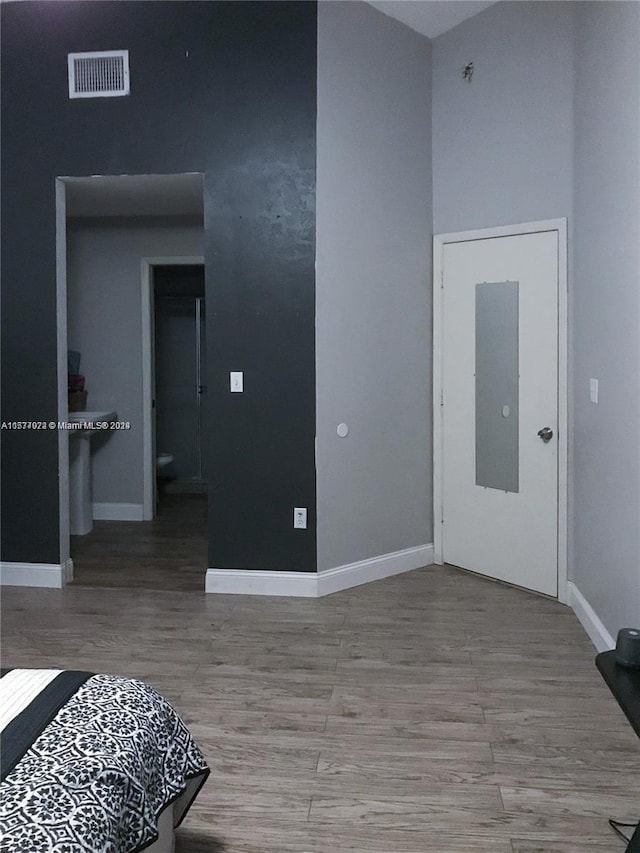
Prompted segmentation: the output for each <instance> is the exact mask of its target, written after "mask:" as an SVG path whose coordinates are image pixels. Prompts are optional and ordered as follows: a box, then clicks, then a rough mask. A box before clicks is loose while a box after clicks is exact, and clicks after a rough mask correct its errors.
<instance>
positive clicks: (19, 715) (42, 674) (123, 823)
mask: <svg viewBox="0 0 640 853" xmlns="http://www.w3.org/2000/svg"><path fill="white" fill-rule="evenodd" d="M1 675H2V677H1V678H0V727H1V729H2V736H1V744H0V749H1V752H0V755H1V762H2V783H1V785H0V839H1V840H0V851H1V853H134V851H139V850H143V849H144V848H145V847H147V846H148V845H150V844H151V843H152V842H153V841H155V840H156V839H157V837H158V829H157V827H158V818H159V816H160V814H161V812H162V811H163V809H165V808H166V807H167V806H168V805H169V804H171V803H175V802H176V801H178V803H179V806H180V808H178V809H177V811H178V814H177V816H176V825H177V823H179V822H180V821H181V820H182V818H183V817H184V815H185V813H186V811H187V809H188V808H189V806H190V805H191V802H192V801H193V799H194V797H195V795H196V794H197V792H198V790H199V789H200V787H201V786H202V784H203V783H204V781H205V780H206V778H207V776H208V774H209V770H208V768H207V766H206V763H205V761H204V758H203V756H202V753H201V752H200V750H199V749H198V747H197V746H196V744H195V743H194V741H193V739H192V738H191V735H190V734H189V731H188V730H187V728H186V726H185V725H184V723H183V722H182V720H181V719H180V717H179V716H178V715H177V714H176V712H175V711H174V710H173V708H172V707H171V705H169V703H168V702H167V701H166V700H165V699H163V698H162V697H161V696H160V695H159V694H158V693H156V691H155V690H153V688H151V687H149V686H148V685H146V684H144V683H142V682H141V681H135V680H132V679H127V678H120V677H118V676H114V675H94V674H92V673H88V672H76V671H70V670H63V671H61V670H20V669H13V670H5V671H2V673H1ZM189 797H190V798H189ZM181 798H182V799H181ZM183 800H184V802H183Z"/></svg>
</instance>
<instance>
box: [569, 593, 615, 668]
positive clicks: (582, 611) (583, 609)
mask: <svg viewBox="0 0 640 853" xmlns="http://www.w3.org/2000/svg"><path fill="white" fill-rule="evenodd" d="M567 598H568V601H567V604H568V605H569V607H571V609H572V610H573V612H574V613H575V614H576V616H577V617H578V619H579V620H580V624H581V625H582V627H583V628H584V630H585V631H586V632H587V634H588V635H589V639H590V640H591V642H592V643H593V645H594V646H595V647H596V649H597V650H598V651H599V652H608V651H610V650H611V649H614V648H615V646H616V643H615V640H614V639H613V637H612V636H611V634H610V633H609V632H608V631H607V629H606V628H605V626H604V625H603V623H602V622H601V620H600V618H599V617H598V614H597V613H596V612H595V610H594V609H593V607H592V606H591V605H590V604H589V602H588V601H587V599H586V598H585V597H584V595H583V594H582V593H581V592H580V590H579V589H578V587H577V586H576V585H575V584H574V583H572V582H571V581H569V582H568V583H567Z"/></svg>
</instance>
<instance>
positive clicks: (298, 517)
mask: <svg viewBox="0 0 640 853" xmlns="http://www.w3.org/2000/svg"><path fill="white" fill-rule="evenodd" d="M293 526H294V527H298V528H301V529H303V530H306V527H307V508H306V506H295V507H294V508H293Z"/></svg>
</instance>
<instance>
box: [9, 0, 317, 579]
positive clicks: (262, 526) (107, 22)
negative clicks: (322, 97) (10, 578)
mask: <svg viewBox="0 0 640 853" xmlns="http://www.w3.org/2000/svg"><path fill="white" fill-rule="evenodd" d="M1 15H2V154H3V156H2V225H3V234H2V272H3V287H2V417H3V419H4V420H10V421H13V420H45V421H49V420H56V419H57V387H56V233H55V178H56V176H60V175H92V174H154V173H177V172H203V173H204V175H205V262H206V296H207V306H208V312H207V314H208V329H207V337H208V340H209V342H210V346H209V364H208V373H209V376H208V385H209V389H210V406H211V409H210V424H211V431H210V435H209V440H208V443H207V452H208V454H209V470H210V471H211V473H212V477H211V484H210V505H211V513H210V553H209V564H210V565H211V566H213V567H216V568H245V569H281V570H290V571H314V570H315V567H316V556H315V551H316V548H315V467H314V436H315V379H314V371H315V368H314V359H315V348H314V315H315V303H314V300H315V282H314V231H315V156H316V145H315V124H316V4H315V3H313V2H282V3H281V2H269V3H263V2H118V3H114V2H78V0H74V2H60V0H59V1H58V2H28V3H21V2H18V3H7V4H2V8H1ZM106 49H109V50H110V49H128V50H129V51H130V64H131V95H130V96H129V97H124V98H100V99H95V100H82V99H80V100H69V99H68V95H67V63H66V57H67V53H69V52H75V51H85V50H106ZM230 370H243V371H244V372H245V393H244V394H242V395H239V394H234V395H231V394H230V393H229V390H228V388H229V380H228V376H229V371H230ZM58 503H59V502H58V452H57V436H56V435H55V432H52V431H42V432H41V431H26V430H25V431H15V432H14V431H5V432H4V433H3V442H2V513H3V524H2V559H3V560H8V561H18V562H47V563H57V562H59V555H60V542H59V532H58V512H59V506H58ZM294 506H306V507H308V509H309V528H308V530H306V531H301V530H294V529H293V527H292V509H293V507H294Z"/></svg>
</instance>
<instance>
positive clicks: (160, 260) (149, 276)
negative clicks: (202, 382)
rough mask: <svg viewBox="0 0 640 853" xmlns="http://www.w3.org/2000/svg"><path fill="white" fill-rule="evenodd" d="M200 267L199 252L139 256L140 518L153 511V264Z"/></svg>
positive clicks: (150, 517) (154, 512)
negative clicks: (141, 491) (140, 369)
mask: <svg viewBox="0 0 640 853" xmlns="http://www.w3.org/2000/svg"><path fill="white" fill-rule="evenodd" d="M165 266H171V267H180V266H204V256H203V255H193V256H192V255H177V256H173V255H172V256H167V257H149V258H141V259H140V282H141V297H142V460H143V461H142V481H143V498H142V518H143V520H144V521H152V520H153V518H154V517H155V514H156V461H155V450H154V445H155V412H154V409H153V397H154V389H153V365H152V360H153V356H154V346H153V339H154V334H153V329H154V325H153V324H154V299H153V268H154V267H165Z"/></svg>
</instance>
